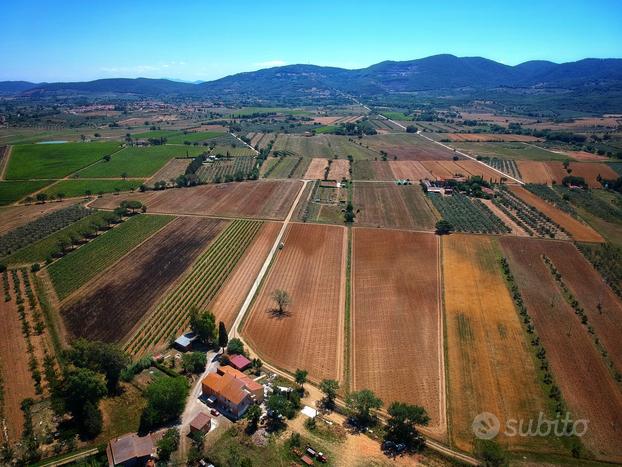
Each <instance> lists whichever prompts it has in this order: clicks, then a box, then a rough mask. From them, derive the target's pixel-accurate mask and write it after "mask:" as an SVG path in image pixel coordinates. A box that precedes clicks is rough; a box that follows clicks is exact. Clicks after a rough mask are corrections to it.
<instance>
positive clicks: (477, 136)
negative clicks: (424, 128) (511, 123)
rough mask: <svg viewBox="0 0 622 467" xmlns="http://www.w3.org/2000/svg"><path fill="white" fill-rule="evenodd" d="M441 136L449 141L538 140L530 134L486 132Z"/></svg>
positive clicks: (538, 139)
mask: <svg viewBox="0 0 622 467" xmlns="http://www.w3.org/2000/svg"><path fill="white" fill-rule="evenodd" d="M443 137H445V138H448V139H450V140H451V141H527V142H531V141H540V138H536V137H535V136H531V135H504V134H488V133H449V134H447V135H443Z"/></svg>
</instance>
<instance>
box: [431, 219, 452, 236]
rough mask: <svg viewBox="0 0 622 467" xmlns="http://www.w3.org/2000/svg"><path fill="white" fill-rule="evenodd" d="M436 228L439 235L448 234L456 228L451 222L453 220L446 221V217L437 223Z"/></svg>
mask: <svg viewBox="0 0 622 467" xmlns="http://www.w3.org/2000/svg"><path fill="white" fill-rule="evenodd" d="M435 228H436V233H437V234H438V235H447V234H449V233H451V231H452V230H454V226H453V225H452V224H451V222H449V221H446V220H445V219H441V220H439V221H438V222H437V223H436V225H435Z"/></svg>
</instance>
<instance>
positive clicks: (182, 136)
mask: <svg viewBox="0 0 622 467" xmlns="http://www.w3.org/2000/svg"><path fill="white" fill-rule="evenodd" d="M224 134H225V133H224V132H221V131H188V132H186V133H184V132H183V131H178V130H153V131H145V132H143V133H136V134H133V135H132V138H134V139H149V138H166V142H167V144H184V142H185V141H189V142H191V143H198V142H202V141H207V140H209V139H211V138H216V137H217V136H223V135H224Z"/></svg>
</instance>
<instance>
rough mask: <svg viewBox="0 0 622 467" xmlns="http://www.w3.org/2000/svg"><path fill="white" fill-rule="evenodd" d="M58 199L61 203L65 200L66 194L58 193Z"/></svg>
mask: <svg viewBox="0 0 622 467" xmlns="http://www.w3.org/2000/svg"><path fill="white" fill-rule="evenodd" d="M56 197H57V198H58V200H59V201H62V200H63V199H64V198H65V193H63V192H60V193H56Z"/></svg>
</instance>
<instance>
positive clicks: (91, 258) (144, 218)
mask: <svg viewBox="0 0 622 467" xmlns="http://www.w3.org/2000/svg"><path fill="white" fill-rule="evenodd" d="M171 220H172V218H171V217H168V216H151V215H142V214H141V215H137V216H134V217H131V218H130V219H128V220H127V221H125V222H124V223H123V224H121V225H118V226H117V227H115V228H113V229H112V230H110V231H108V232H106V233H105V234H104V235H101V236H99V237H97V238H96V239H95V240H93V241H92V242H89V243H87V244H86V245H84V246H82V247H81V248H79V249H78V250H77V251H75V252H73V253H71V254H69V255H67V256H65V257H63V258H62V259H60V260H59V261H56V262H54V263H53V264H51V265H50V266H49V267H48V272H49V274H50V278H51V280H52V283H53V284H54V288H55V289H56V293H57V294H58V297H59V299H60V300H63V299H64V298H66V297H67V296H68V295H70V294H71V293H72V292H74V291H75V290H78V289H79V288H80V287H82V286H83V285H84V284H86V283H87V282H88V281H89V280H90V279H92V278H93V277H95V276H96V275H97V274H99V273H101V272H103V271H104V270H105V269H106V268H107V267H108V266H110V265H112V264H113V263H114V262H115V261H116V260H118V259H119V258H121V257H122V256H123V255H125V254H126V253H127V252H128V251H130V250H131V249H132V248H134V247H135V246H136V245H138V244H139V243H141V242H142V241H143V240H145V239H146V238H148V237H149V236H151V235H152V234H153V233H155V232H156V231H158V230H159V229H161V228H162V227H164V226H165V225H166V224H167V223H169V222H170V221H171Z"/></svg>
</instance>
